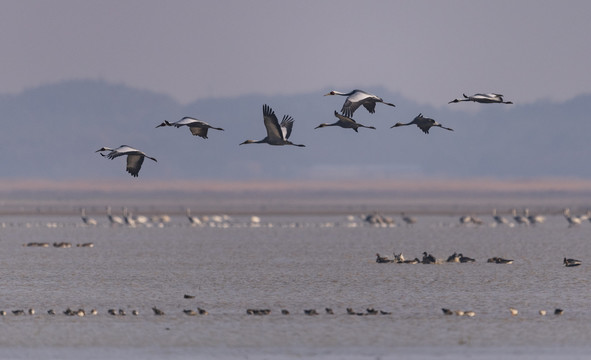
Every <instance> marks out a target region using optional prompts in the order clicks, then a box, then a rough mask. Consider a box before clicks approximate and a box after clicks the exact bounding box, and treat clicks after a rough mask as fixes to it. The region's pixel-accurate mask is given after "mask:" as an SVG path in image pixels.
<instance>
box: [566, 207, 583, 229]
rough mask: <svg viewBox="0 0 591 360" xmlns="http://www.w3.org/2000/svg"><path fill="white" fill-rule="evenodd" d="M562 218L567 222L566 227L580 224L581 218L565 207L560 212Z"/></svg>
mask: <svg viewBox="0 0 591 360" xmlns="http://www.w3.org/2000/svg"><path fill="white" fill-rule="evenodd" d="M562 214H563V215H564V218H565V219H566V221H567V222H568V227H571V226H578V225H581V218H579V217H578V216H574V215H571V214H570V209H569V208H566V209H564V211H563V212H562Z"/></svg>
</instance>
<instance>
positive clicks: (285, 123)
mask: <svg viewBox="0 0 591 360" xmlns="http://www.w3.org/2000/svg"><path fill="white" fill-rule="evenodd" d="M263 120H264V123H265V128H266V129H267V136H266V137H265V138H264V139H262V140H259V141H255V140H246V141H244V142H243V143H241V144H240V145H244V144H269V145H294V146H299V147H304V146H306V145H301V144H294V143H292V142H291V141H289V140H288V139H289V136H290V135H291V130H292V128H293V121H294V120H293V118H292V117H291V116H289V115H284V116H283V120H281V124H279V120H277V116H275V112H274V111H273V109H271V108H270V107H269V105H266V104H265V105H263Z"/></svg>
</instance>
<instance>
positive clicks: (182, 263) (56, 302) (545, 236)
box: [0, 215, 591, 359]
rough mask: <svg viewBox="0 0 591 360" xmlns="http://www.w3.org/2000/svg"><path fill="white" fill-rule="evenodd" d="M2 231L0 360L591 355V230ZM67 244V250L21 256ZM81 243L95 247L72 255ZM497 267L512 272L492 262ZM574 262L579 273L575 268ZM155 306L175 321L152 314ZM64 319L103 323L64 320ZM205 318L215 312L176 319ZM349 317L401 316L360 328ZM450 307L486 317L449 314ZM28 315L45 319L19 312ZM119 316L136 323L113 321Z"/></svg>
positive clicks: (590, 226)
mask: <svg viewBox="0 0 591 360" xmlns="http://www.w3.org/2000/svg"><path fill="white" fill-rule="evenodd" d="M2 221H3V227H2V228H0V245H1V246H2V249H3V251H2V254H1V255H0V271H1V272H0V273H1V274H2V285H3V286H2V295H1V297H0V309H4V310H6V311H7V312H8V313H9V314H8V315H6V316H4V317H2V318H0V324H2V336H0V356H1V357H16V358H18V357H26V358H31V357H33V358H35V357H36V358H80V357H81V356H84V357H86V358H105V357H109V358H162V357H165V356H166V357H173V358H185V357H186V358H196V357H201V358H247V357H248V358H249V359H253V358H254V359H257V358H271V357H272V358H286V359H291V358H298V357H315V358H320V359H325V358H326V359H332V358H352V359H357V358H360V359H361V358H376V357H380V358H395V357H397V356H400V355H404V356H405V357H410V358H413V357H415V358H431V357H432V358H435V357H436V358H443V359H445V358H451V357H452V356H453V357H458V356H459V357H473V358H482V359H486V358H498V356H499V354H502V355H503V357H505V358H506V357H517V358H551V357H552V358H555V357H556V356H564V354H569V355H571V356H574V357H584V355H585V354H586V353H588V350H589V349H590V346H589V344H590V340H591V321H590V320H591V309H590V308H589V304H590V303H591V293H590V292H589V290H588V289H589V278H590V276H589V275H590V271H589V266H588V265H587V264H586V261H585V260H586V259H588V258H589V257H590V255H591V254H590V252H591V250H590V248H589V246H588V241H589V240H590V238H591V236H590V235H591V223H584V224H583V225H581V226H580V227H573V228H569V227H567V223H566V221H565V220H564V218H563V217H562V216H560V217H559V216H551V217H548V219H547V221H546V222H545V223H544V224H540V225H536V226H514V227H506V226H498V227H493V226H490V224H485V225H481V226H469V227H466V226H461V225H459V222H458V219H457V217H451V216H419V217H418V222H417V224H415V225H413V226H406V225H398V226H396V227H374V226H370V225H367V224H364V223H363V222H361V221H360V220H359V219H354V220H349V219H347V218H346V217H344V216H328V215H326V216H290V217H264V218H263V219H262V223H261V225H260V226H258V227H252V226H251V225H250V222H249V218H247V217H242V218H240V217H238V218H234V219H231V220H229V221H227V222H225V223H224V224H212V225H215V226H203V227H191V226H189V225H188V223H187V222H186V218H184V217H178V218H173V219H172V221H171V222H170V223H169V224H167V225H165V226H163V227H136V228H129V227H124V226H117V227H111V226H108V225H107V223H106V221H104V222H103V223H100V222H99V226H96V227H87V226H83V225H82V224H81V222H80V220H79V218H77V217H12V218H8V217H7V218H4V219H2ZM61 241H66V242H71V243H72V244H73V247H72V248H65V249H62V248H54V247H49V248H32V247H24V246H22V245H23V244H25V243H28V242H49V243H53V242H61ZM85 242H93V243H94V245H95V246H94V247H93V248H81V247H76V245H75V244H78V243H85ZM394 251H396V252H397V253H398V252H400V251H402V252H404V254H405V256H406V257H407V258H412V257H419V258H420V257H421V254H422V252H423V251H427V252H429V253H432V254H433V255H435V256H436V257H437V258H440V259H445V258H447V256H448V255H450V254H451V253H453V252H456V251H457V252H462V253H464V254H465V255H466V256H470V257H473V258H476V260H477V261H476V263H473V264H441V265H403V264H377V263H376V262H375V254H376V253H380V254H382V255H388V256H391V255H392V253H393V252H394ZM493 256H500V257H505V258H511V259H514V260H515V262H514V263H513V264H510V265H499V264H489V263H486V259H487V258H489V257H493ZM565 256H566V257H574V258H579V259H581V260H583V265H582V266H579V267H576V268H566V267H564V266H563V265H562V258H563V257H565ZM184 294H191V295H195V299H184V298H183V295H184ZM153 306H156V307H158V308H160V309H162V310H163V311H164V312H165V313H166V315H165V316H154V315H153V312H152V310H151V308H152V307H153ZM68 307H70V308H72V309H78V308H84V309H86V311H89V310H90V309H91V308H96V309H97V310H98V311H99V315H97V316H90V315H87V316H85V317H77V316H74V317H69V316H65V315H63V314H62V311H64V310H65V309H66V308H68ZM197 307H200V308H204V309H206V310H207V311H208V312H209V315H207V316H187V315H185V314H184V313H183V312H182V310H183V309H195V310H196V309H197ZM326 307H329V308H332V309H333V310H334V312H335V314H334V315H328V314H325V313H324V308H326ZM348 307H351V308H353V309H354V310H355V311H358V312H365V309H367V308H370V307H373V308H375V309H379V310H384V311H388V312H392V314H391V315H375V316H351V315H347V313H346V310H345V309H346V308H348ZM442 307H445V308H450V309H453V310H458V309H459V310H473V311H475V312H476V316H475V317H473V318H469V317H466V316H461V317H460V316H455V315H454V316H445V315H443V314H442V312H441V308H442ZM510 307H514V308H517V309H518V310H519V315H518V316H511V314H510V312H509V308H510ZM29 308H34V309H35V310H36V312H37V313H36V314H35V315H24V316H14V315H12V313H11V312H10V311H11V310H15V309H25V310H26V309H29ZM111 308H114V309H124V310H125V311H126V312H127V316H111V315H108V314H107V310H108V309H111ZM249 308H255V309H271V314H269V315H267V316H253V315H247V314H246V309H249ZM555 308H562V309H564V314H563V315H562V316H555V315H553V311H554V309H555ZM48 309H55V310H56V312H57V315H55V316H50V315H48V314H47V310H48ZM132 309H137V310H138V311H139V313H140V314H139V316H131V310H132ZM281 309H288V310H289V311H290V315H282V314H281ZM305 309H316V310H318V312H319V313H320V315H318V316H307V315H304V312H303V311H304V310H305ZM541 309H545V310H547V311H548V315H547V316H540V315H539V314H538V311H539V310H541ZM25 347H27V350H25Z"/></svg>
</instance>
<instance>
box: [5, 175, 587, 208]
mask: <svg viewBox="0 0 591 360" xmlns="http://www.w3.org/2000/svg"><path fill="white" fill-rule="evenodd" d="M107 206H111V207H112V208H113V209H114V210H116V209H117V210H119V209H120V208H122V207H127V208H129V209H130V210H132V211H133V212H134V213H143V214H147V215H150V214H159V213H167V214H169V215H182V214H184V213H185V211H186V209H187V208H191V211H192V213H193V214H195V215H205V214H219V213H223V214H228V215H270V214H277V215H290V214H291V215H326V214H334V215H341V214H359V213H371V212H380V213H384V214H394V213H400V212H405V213H407V214H415V215H447V214H448V215H464V214H468V213H469V214H490V212H491V210H492V209H493V208H496V209H497V211H498V212H499V214H509V213H510V211H511V210H512V209H513V208H516V209H518V210H523V209H524V208H529V209H530V211H532V212H535V213H540V214H544V215H552V214H561V213H562V210H563V209H564V208H567V207H568V208H570V209H571V211H573V212H574V213H578V212H585V211H587V210H588V209H589V208H591V180H585V179H537V180H536V179H523V180H496V179H434V180H426V179H405V180H375V181H369V180H368V181H346V180H344V181H340V182H339V181H246V182H224V181H219V182H213V181H180V180H179V181H171V182H162V181H150V180H148V181H142V182H130V181H118V180H117V181H116V180H90V181H84V180H75V181H43V180H22V181H16V180H11V181H8V180H0V215H3V216H7V215H77V214H79V213H80V209H81V208H86V212H87V214H88V215H95V216H96V215H100V214H104V212H105V209H106V207H107Z"/></svg>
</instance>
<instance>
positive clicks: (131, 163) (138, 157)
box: [95, 145, 158, 177]
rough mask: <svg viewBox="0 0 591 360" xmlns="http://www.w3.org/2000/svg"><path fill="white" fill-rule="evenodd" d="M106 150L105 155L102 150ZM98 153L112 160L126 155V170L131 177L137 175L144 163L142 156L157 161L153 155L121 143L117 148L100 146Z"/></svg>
mask: <svg viewBox="0 0 591 360" xmlns="http://www.w3.org/2000/svg"><path fill="white" fill-rule="evenodd" d="M103 151H108V153H107V154H106V155H105V154H103V153H102V152H103ZM95 152H98V153H101V156H103V157H106V158H107V159H110V160H113V159H114V158H116V157H119V156H124V155H126V156H127V172H128V173H130V174H131V176H133V177H137V175H138V173H139V172H140V169H141V168H142V164H143V163H144V158H145V157H146V158H148V159H150V160H154V161H158V160H156V159H154V158H153V157H150V156H148V155H146V154H145V153H144V152H142V151H140V150H138V149H134V148H132V147H131V146H128V145H121V146H119V147H118V148H117V149H111V148H109V147H102V148H100V149H98V150H97V151H95Z"/></svg>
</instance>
